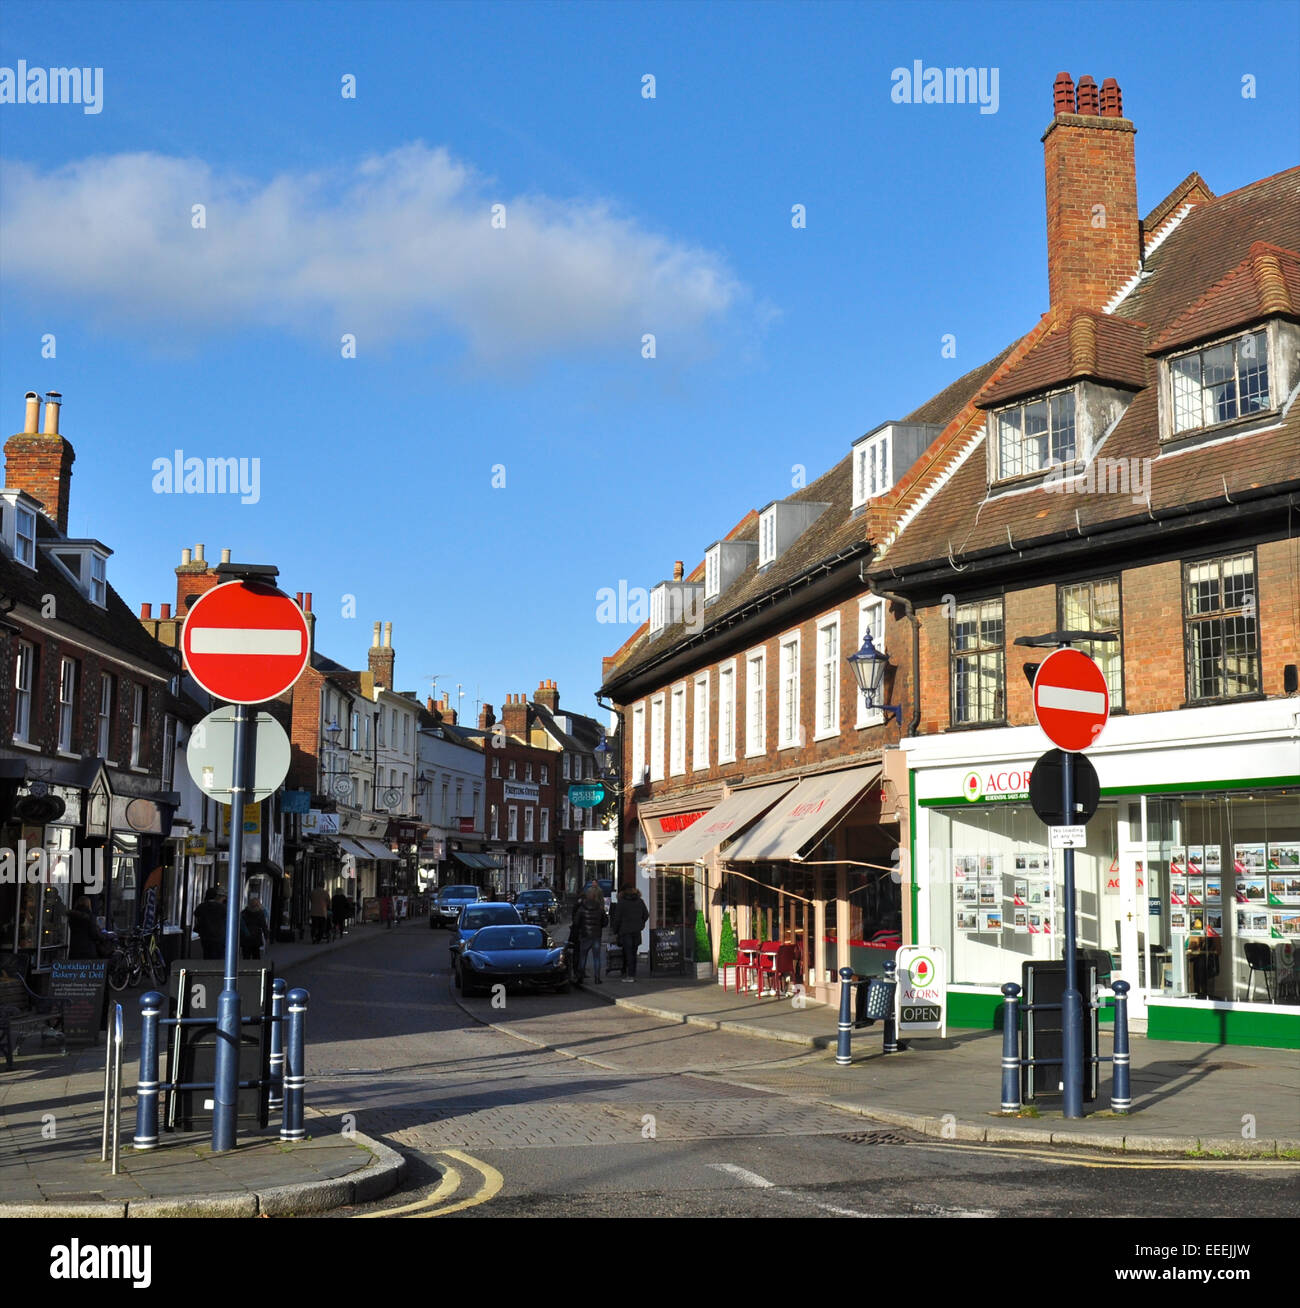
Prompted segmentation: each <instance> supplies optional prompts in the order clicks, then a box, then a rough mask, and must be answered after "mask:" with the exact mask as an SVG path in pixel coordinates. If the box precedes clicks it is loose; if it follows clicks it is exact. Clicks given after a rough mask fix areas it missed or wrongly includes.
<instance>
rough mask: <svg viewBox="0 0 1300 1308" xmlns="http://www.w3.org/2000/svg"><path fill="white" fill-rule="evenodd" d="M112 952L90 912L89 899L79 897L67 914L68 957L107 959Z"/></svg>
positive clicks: (106, 938) (83, 896)
mask: <svg viewBox="0 0 1300 1308" xmlns="http://www.w3.org/2000/svg"><path fill="white" fill-rule="evenodd" d="M112 952H113V947H112V945H111V944H110V943H109V940H108V937H107V936H106V935H105V934H104V933H103V932H102V931H101V930H100V929H99V923H98V922H96V921H95V915H94V914H93V913H92V912H91V908H90V900H89V898H87V896H85V895H81V896H80V897H79V898H78V899H77V900H76V901H75V902H74V903H73V905H72V911H71V912H70V913H69V914H68V957H69V958H107V957H108V956H109V954H111V953H112Z"/></svg>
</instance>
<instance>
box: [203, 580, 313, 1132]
mask: <svg viewBox="0 0 1300 1308" xmlns="http://www.w3.org/2000/svg"><path fill="white" fill-rule="evenodd" d="M222 568H223V569H224V570H225V573H226V575H232V576H235V577H239V576H240V575H241V573H242V574H243V575H244V576H248V575H258V576H260V577H265V576H266V575H267V574H269V573H273V572H274V570H273V569H270V568H258V567H256V566H247V567H245V566H232V565H229V564H223V565H222ZM219 571H220V570H219ZM310 653H311V642H310V639H309V636H308V631H307V619H306V618H305V617H304V616H303V613H302V610H301V609H300V608H299V607H298V605H297V604H295V603H294V602H293V600H291V599H290V598H289V596H287V595H286V594H284V592H283V591H280V590H277V589H276V588H275V587H274V586H271V585H269V584H266V582H265V581H260V580H259V581H247V580H233V581H228V582H225V583H223V584H222V585H219V586H214V587H213V588H212V589H211V590H210V591H208V592H207V593H206V594H204V595H201V596H200V597H199V598H198V599H197V600H196V601H195V602H194V605H193V606H192V607H191V608H190V610H189V612H188V613H187V614H186V616H185V627H184V629H183V630H182V632H181V657H182V658H183V659H184V660H185V667H186V669H187V670H188V671H189V673H190V675H191V676H192V677H193V678H194V680H195V681H197V682H198V683H199V685H200V686H201V687H202V688H203V689H204V690H206V691H207V692H208V694H209V695H212V696H213V697H214V698H215V699H220V700H225V701H226V702H227V703H229V704H233V705H235V708H234V716H233V720H232V733H231V735H232V739H231V752H232V755H233V758H232V765H231V774H230V787H229V793H230V805H231V811H232V813H234V812H239V813H242V812H243V809H244V804H245V803H246V802H247V800H248V798H249V794H248V791H249V789H250V786H249V782H250V778H251V777H252V776H253V774H254V771H255V763H254V758H255V741H256V716H257V715H252V714H250V713H249V710H248V707H247V706H248V705H250V704H261V703H263V702H265V701H266V700H269V699H275V697H276V696H277V695H282V694H284V692H285V691H286V690H288V689H289V688H290V687H291V686H292V685H293V684H294V682H295V681H297V680H298V678H299V677H300V676H301V675H302V671H303V669H304V668H305V667H306V666H307V660H308V658H309V657H310ZM243 861H244V826H243V823H242V822H234V821H232V822H231V824H230V864H229V868H230V870H229V874H228V876H227V879H226V893H227V899H226V958H225V981H224V985H223V988H222V991H221V994H220V996H219V997H218V999H217V1048H216V1060H215V1071H214V1074H213V1080H214V1083H215V1084H214V1089H213V1093H212V1100H213V1111H212V1151H213V1153H225V1152H227V1151H229V1150H231V1149H233V1148H234V1147H235V1123H236V1113H237V1111H238V1094H239V1046H240V1020H239V1017H240V1013H239V1009H240V1005H239V991H238V989H237V986H238V970H239V957H238V953H237V950H238V947H239V911H240V900H241V899H242V897H243V887H242V875H241V874H242V869H243Z"/></svg>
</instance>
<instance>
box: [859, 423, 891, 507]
mask: <svg viewBox="0 0 1300 1308" xmlns="http://www.w3.org/2000/svg"><path fill="white" fill-rule="evenodd" d="M891 484H892V479H891V478H890V475H889V442H888V440H887V439H886V437H885V436H883V435H882V436H878V437H877V438H876V439H875V440H871V441H864V442H863V443H862V444H861V445H859V446H858V447H857V448H856V449H855V450H854V451H853V504H854V507H855V508H856V507H857V505H859V504H863V503H865V502H866V501H867V500H870V499H874V498H875V497H876V496H877V495H883V494H884V493H885V491H887V490H888V489H889V487H890V485H891Z"/></svg>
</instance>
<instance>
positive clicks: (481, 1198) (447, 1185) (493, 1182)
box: [361, 1149, 505, 1217]
mask: <svg viewBox="0 0 1300 1308" xmlns="http://www.w3.org/2000/svg"><path fill="white" fill-rule="evenodd" d="M437 1158H438V1159H440V1160H441V1159H443V1158H451V1159H454V1160H455V1161H456V1162H457V1163H460V1164H461V1166H462V1168H468V1169H472V1170H473V1171H475V1172H477V1173H478V1174H479V1176H480V1178H481V1184H480V1185H479V1187H478V1189H477V1190H475V1191H474V1192H473V1193H472V1194H467V1195H466V1196H465V1197H464V1198H463V1199H456V1193H457V1191H458V1190H459V1189H460V1182H461V1173H460V1171H458V1170H457V1169H456V1168H455V1167H453V1166H451V1165H450V1164H442V1163H441V1162H439V1163H438V1167H439V1169H440V1170H441V1172H442V1176H441V1177H440V1178H439V1180H438V1184H437V1185H436V1186H434V1188H433V1190H432V1191H431V1192H430V1193H429V1194H427V1195H425V1197H424V1198H423V1199H417V1200H416V1201H415V1202H414V1203H409V1204H403V1205H402V1206H401V1207H400V1208H385V1209H383V1210H382V1211H380V1212H377V1213H362V1214H361V1216H362V1217H446V1216H447V1215H448V1214H449V1213H458V1212H460V1211H461V1210H462V1209H464V1208H475V1207H477V1206H478V1205H479V1204H485V1203H487V1201H488V1200H489V1199H493V1198H495V1197H496V1195H497V1194H498V1193H499V1191H500V1189H501V1187H502V1186H503V1185H504V1184H505V1177H503V1176H502V1175H501V1173H500V1172H498V1171H497V1169H496V1168H495V1167H493V1166H492V1165H491V1164H490V1163H485V1162H482V1161H481V1160H480V1159H478V1158H471V1157H470V1155H469V1154H466V1153H462V1152H461V1151H460V1150H459V1149H444V1150H443V1151H442V1152H441V1153H440V1154H438V1155H437ZM448 1200H454V1202H448Z"/></svg>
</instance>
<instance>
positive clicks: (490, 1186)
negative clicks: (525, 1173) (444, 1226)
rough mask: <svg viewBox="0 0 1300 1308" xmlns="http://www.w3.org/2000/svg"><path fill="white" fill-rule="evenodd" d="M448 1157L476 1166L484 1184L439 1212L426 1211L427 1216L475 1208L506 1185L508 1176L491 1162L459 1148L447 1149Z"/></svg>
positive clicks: (437, 1215) (442, 1215)
mask: <svg viewBox="0 0 1300 1308" xmlns="http://www.w3.org/2000/svg"><path fill="white" fill-rule="evenodd" d="M444 1152H445V1153H446V1155H447V1157H448V1158H454V1159H456V1160H457V1161H458V1162H461V1163H466V1164H468V1165H469V1166H470V1167H473V1168H475V1169H476V1170H477V1171H478V1172H480V1173H481V1174H482V1177H483V1184H482V1185H481V1186H480V1187H479V1188H478V1189H477V1190H476V1191H475V1192H474V1193H473V1194H472V1195H468V1196H466V1197H465V1198H464V1199H462V1200H461V1201H460V1202H459V1203H454V1204H449V1205H448V1206H447V1207H446V1208H439V1209H438V1211H437V1212H432V1213H425V1214H423V1215H424V1216H425V1217H445V1216H446V1215H447V1214H448V1213H458V1212H460V1211H461V1210H462V1209H465V1208H475V1207H477V1206H478V1205H479V1204H485V1203H487V1201H488V1200H489V1199H494V1198H496V1196H497V1194H498V1193H499V1192H500V1190H501V1187H502V1186H503V1185H505V1183H506V1178H505V1177H504V1176H502V1175H501V1173H500V1172H498V1171H497V1169H496V1168H495V1167H493V1166H492V1165H491V1164H490V1163H484V1162H481V1161H480V1160H479V1159H477V1158H471V1157H470V1156H469V1154H464V1153H461V1151H460V1150H459V1149H447V1150H445V1151H444Z"/></svg>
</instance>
